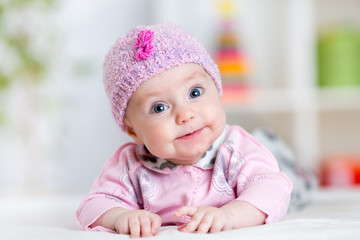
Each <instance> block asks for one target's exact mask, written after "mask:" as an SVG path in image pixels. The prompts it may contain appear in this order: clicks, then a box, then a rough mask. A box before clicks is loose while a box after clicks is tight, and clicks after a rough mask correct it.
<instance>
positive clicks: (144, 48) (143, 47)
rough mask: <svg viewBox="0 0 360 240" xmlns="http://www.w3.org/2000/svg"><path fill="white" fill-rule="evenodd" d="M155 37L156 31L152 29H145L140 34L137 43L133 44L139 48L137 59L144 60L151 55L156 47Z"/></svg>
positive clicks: (135, 47)
mask: <svg viewBox="0 0 360 240" xmlns="http://www.w3.org/2000/svg"><path fill="white" fill-rule="evenodd" d="M153 39H154V32H153V31H151V30H143V31H141V32H140V33H139V34H138V37H137V39H136V43H135V44H134V46H133V48H134V49H137V50H136V54H135V58H136V59H137V60H144V59H147V58H148V57H149V56H150V54H151V52H152V50H153V48H154V46H153V44H152V41H153Z"/></svg>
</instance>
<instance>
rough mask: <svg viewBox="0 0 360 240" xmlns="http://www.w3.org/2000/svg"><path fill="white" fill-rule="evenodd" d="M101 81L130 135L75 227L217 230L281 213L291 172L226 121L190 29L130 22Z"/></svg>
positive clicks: (206, 60)
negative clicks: (286, 170) (281, 169)
mask: <svg viewBox="0 0 360 240" xmlns="http://www.w3.org/2000/svg"><path fill="white" fill-rule="evenodd" d="M104 84H105V88H106V92H107V95H108V97H109V99H110V102H111V107H112V112H113V115H114V117H115V120H116V121H117V123H118V125H119V126H120V128H121V129H122V130H124V131H125V132H126V133H127V134H128V135H129V136H131V137H132V138H133V139H134V142H131V143H126V144H124V145H123V146H121V147H120V148H119V149H118V150H117V151H116V152H115V154H114V155H113V156H112V157H111V158H110V160H109V161H108V162H107V163H106V164H105V166H104V168H103V169H102V171H101V173H100V175H99V176H98V177H97V179H96V180H95V183H94V185H93V187H92V189H91V193H90V195H89V196H88V197H87V198H86V199H85V200H84V201H83V202H82V204H81V205H80V207H79V209H78V211H77V221H78V223H79V224H80V226H81V227H82V228H83V229H86V230H94V231H109V232H118V233H120V234H130V236H131V237H132V238H136V237H146V236H153V235H155V234H156V233H157V231H158V230H159V228H160V226H165V225H177V226H178V229H179V230H180V231H182V232H189V233H191V232H195V231H196V232H198V233H208V232H211V233H215V232H219V231H225V230H230V229H237V228H242V227H249V226H255V225H261V224H265V223H271V222H275V221H279V220H281V219H282V218H283V217H284V216H285V214H286V212H287V209H288V206H289V202H290V195H291V191H292V183H291V181H290V180H289V178H288V177H287V176H286V175H285V174H284V173H283V172H281V171H280V170H279V167H278V163H277V161H276V159H275V158H274V156H273V155H272V154H271V153H270V152H269V151H268V150H267V149H266V148H265V147H264V146H263V145H261V144H260V143H259V142H258V141H257V140H256V139H254V138H253V137H252V136H251V135H250V134H248V133H247V132H246V131H245V130H243V129H242V128H241V127H239V126H230V125H227V124H226V116H225V112H224V109H223V106H222V104H221V99H220V97H221V95H222V88H221V79H220V75H219V71H218V68H217V66H216V65H215V63H214V62H213V60H212V59H211V57H210V56H209V55H208V54H207V52H206V50H205V49H204V47H203V46H202V45H201V44H200V43H199V42H198V41H197V40H196V39H195V38H194V37H193V36H192V35H191V34H190V33H188V32H187V31H185V30H184V29H183V28H181V27H179V26H176V25H173V24H159V25H154V26H139V27H137V28H135V29H133V30H131V31H130V32H128V33H127V34H125V35H123V36H121V37H120V38H119V39H118V41H117V42H116V44H115V46H114V47H113V48H112V49H111V50H110V51H109V53H108V55H107V56H106V59H105V63H104Z"/></svg>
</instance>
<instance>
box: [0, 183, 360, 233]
mask: <svg viewBox="0 0 360 240" xmlns="http://www.w3.org/2000/svg"><path fill="white" fill-rule="evenodd" d="M82 198H83V196H58V195H55V196H31V197H26V198H24V197H20V196H19V197H5V198H1V199H0V239H1V240H22V239H28V240H32V239H34V240H43V239H44V240H45V239H46V240H49V239H51V240H52V239H54V240H57V239H59V240H60V239H64V240H92V239H101V240H110V239H111V240H112V239H116V240H121V239H129V236H127V235H118V234H111V233H104V232H85V231H80V230H79V229H78V227H77V225H76V223H75V220H74V213H75V211H76V209H77V206H78V204H79V203H80V201H81V199H82ZM148 239H156V240H158V239H159V240H160V239H170V240H180V239H181V240H183V239H206V240H217V239H218V240H223V239H242V240H243V239H251V240H264V239H276V240H281V239H284V240H285V239H286V240H289V239H316V240H319V239H326V240H331V239H334V240H335V239H336V240H338V239H344V240H345V239H347V240H349V239H350V240H355V239H356V240H358V239H360V189H359V188H356V189H343V190H339V189H338V190H335V189H332V190H331V189H327V190H325V189H322V190H320V191H318V192H317V193H316V195H315V197H314V202H313V203H312V204H310V205H309V206H308V207H306V208H305V209H303V210H301V211H298V212H294V213H290V214H288V216H287V217H286V218H285V219H284V220H283V221H281V222H278V223H273V224H268V225H263V226H258V227H251V228H244V229H238V230H232V231H226V232H221V233H217V234H196V233H194V234H187V233H181V232H179V231H177V229H176V227H163V228H161V230H160V232H159V233H158V234H157V235H156V236H155V237H151V238H148Z"/></svg>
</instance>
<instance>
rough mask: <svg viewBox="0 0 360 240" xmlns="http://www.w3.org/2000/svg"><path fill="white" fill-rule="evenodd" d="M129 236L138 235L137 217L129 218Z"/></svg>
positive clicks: (136, 236)
mask: <svg viewBox="0 0 360 240" xmlns="http://www.w3.org/2000/svg"><path fill="white" fill-rule="evenodd" d="M129 229H130V237H131V238H138V237H140V222H139V219H138V218H132V219H130V220H129Z"/></svg>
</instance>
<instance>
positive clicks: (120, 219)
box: [94, 208, 162, 238]
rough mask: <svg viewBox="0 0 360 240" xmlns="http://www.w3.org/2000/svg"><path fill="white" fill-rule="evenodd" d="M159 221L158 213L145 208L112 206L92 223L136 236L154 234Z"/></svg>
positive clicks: (157, 228)
mask: <svg viewBox="0 0 360 240" xmlns="http://www.w3.org/2000/svg"><path fill="white" fill-rule="evenodd" d="M161 222H162V220H161V218H160V216H159V215H157V214H154V213H151V212H149V211H146V210H126V209H123V208H113V209H110V210H109V211H107V212H106V213H104V214H103V215H102V216H101V217H100V218H99V219H98V220H97V221H96V222H95V224H94V225H101V226H104V227H106V228H110V229H113V230H115V231H116V232H118V233H120V234H130V237H131V238H138V237H150V236H154V235H155V234H156V233H157V232H158V230H159V228H160V226H161Z"/></svg>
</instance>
